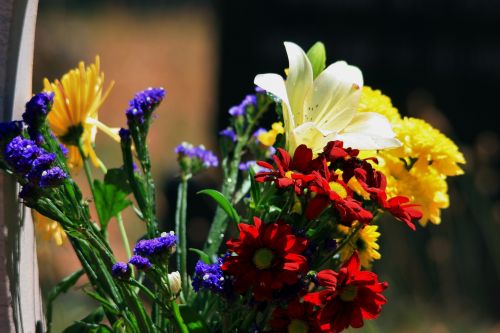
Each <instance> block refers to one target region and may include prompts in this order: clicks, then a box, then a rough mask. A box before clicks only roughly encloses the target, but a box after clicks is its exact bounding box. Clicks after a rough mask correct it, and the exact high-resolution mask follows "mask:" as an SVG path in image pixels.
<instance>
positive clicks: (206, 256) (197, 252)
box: [188, 247, 212, 264]
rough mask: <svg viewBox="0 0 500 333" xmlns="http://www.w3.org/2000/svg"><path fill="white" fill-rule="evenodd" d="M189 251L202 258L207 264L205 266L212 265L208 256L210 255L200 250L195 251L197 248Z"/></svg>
mask: <svg viewBox="0 0 500 333" xmlns="http://www.w3.org/2000/svg"><path fill="white" fill-rule="evenodd" d="M188 250H189V251H191V252H194V253H196V254H197V255H199V256H200V259H201V260H202V261H203V262H204V263H205V264H211V263H212V262H211V261H210V257H209V256H208V254H206V253H205V252H203V251H202V250H198V249H195V248H192V247H191V248H189V249H188Z"/></svg>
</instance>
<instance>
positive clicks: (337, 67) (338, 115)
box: [304, 61, 363, 132]
mask: <svg viewBox="0 0 500 333" xmlns="http://www.w3.org/2000/svg"><path fill="white" fill-rule="evenodd" d="M362 86H363V74H362V73H361V71H360V70H359V68H357V67H355V66H350V65H348V64H347V63H346V62H345V61H337V62H335V63H333V64H332V65H330V66H328V68H327V69H325V70H324V71H323V72H322V73H321V74H320V75H319V76H318V78H317V79H316V80H315V81H314V85H313V89H312V90H311V91H310V92H309V94H308V96H307V98H306V101H305V105H304V109H305V115H304V116H305V119H306V121H312V122H315V123H316V124H317V126H318V128H320V129H322V130H323V131H334V132H339V131H340V130H342V129H343V128H345V127H346V126H347V125H348V124H349V123H350V122H351V120H352V119H353V117H354V115H355V114H356V110H357V108H358V104H359V98H360V97H361V87H362Z"/></svg>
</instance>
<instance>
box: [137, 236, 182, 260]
mask: <svg viewBox="0 0 500 333" xmlns="http://www.w3.org/2000/svg"><path fill="white" fill-rule="evenodd" d="M176 244H177V236H175V234H174V232H173V231H171V232H170V233H166V232H164V233H162V234H161V236H160V237H157V238H153V239H142V240H140V241H138V242H137V244H136V245H135V247H134V254H136V255H141V256H146V257H154V256H159V255H162V254H170V253H171V252H172V251H173V248H174V247H175V245H176Z"/></svg>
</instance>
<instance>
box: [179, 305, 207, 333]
mask: <svg viewBox="0 0 500 333" xmlns="http://www.w3.org/2000/svg"><path fill="white" fill-rule="evenodd" d="M179 310H180V312H181V315H182V318H183V319H184V323H185V324H186V326H187V328H188V329H189V332H190V333H208V332H209V331H208V328H207V326H206V325H205V322H204V321H203V318H202V317H201V316H200V315H199V314H198V313H197V312H196V311H195V310H193V309H192V308H191V307H189V306H187V305H180V306H179Z"/></svg>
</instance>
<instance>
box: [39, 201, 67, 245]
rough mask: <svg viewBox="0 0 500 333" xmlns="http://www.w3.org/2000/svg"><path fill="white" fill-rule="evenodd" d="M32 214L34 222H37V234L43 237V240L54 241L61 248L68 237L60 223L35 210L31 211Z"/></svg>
mask: <svg viewBox="0 0 500 333" xmlns="http://www.w3.org/2000/svg"><path fill="white" fill-rule="evenodd" d="M31 213H32V216H33V221H34V222H35V230H36V231H37V234H38V235H40V237H42V239H44V240H50V239H52V240H53V241H54V242H55V243H56V244H57V245H59V246H61V245H63V244H64V242H65V241H66V239H67V236H66V233H65V232H64V230H63V228H62V227H61V225H60V224H59V223H58V222H56V221H54V220H51V219H49V218H48V217H46V216H43V215H42V214H40V213H39V212H37V211H36V210H34V209H32V210H31Z"/></svg>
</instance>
